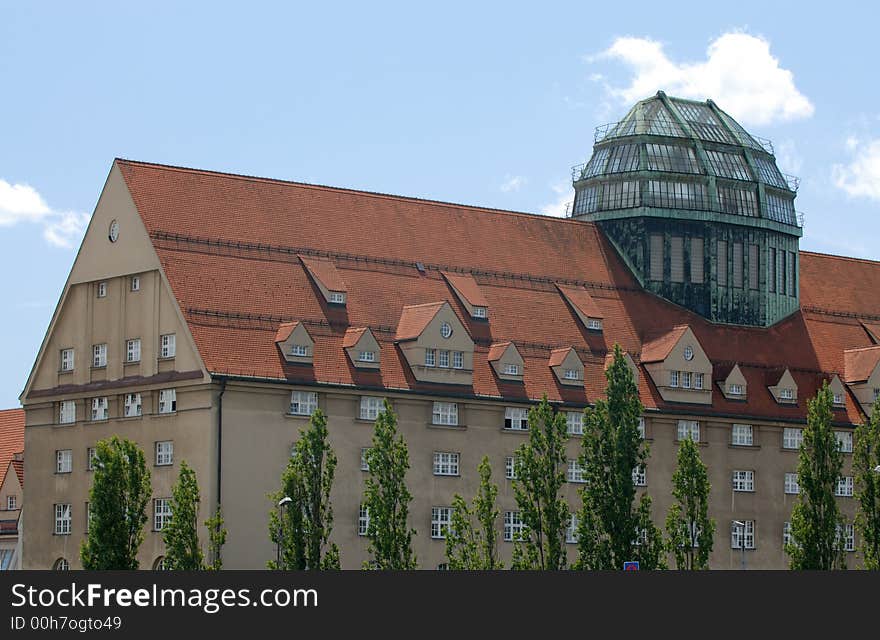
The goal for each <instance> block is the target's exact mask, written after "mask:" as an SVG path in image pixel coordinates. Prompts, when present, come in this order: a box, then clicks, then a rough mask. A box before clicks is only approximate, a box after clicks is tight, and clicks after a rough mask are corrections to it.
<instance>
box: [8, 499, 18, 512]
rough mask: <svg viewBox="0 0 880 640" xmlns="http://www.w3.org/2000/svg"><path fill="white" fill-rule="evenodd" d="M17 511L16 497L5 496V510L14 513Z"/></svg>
mask: <svg viewBox="0 0 880 640" xmlns="http://www.w3.org/2000/svg"><path fill="white" fill-rule="evenodd" d="M16 509H18V496H6V510H7V511H15V510H16Z"/></svg>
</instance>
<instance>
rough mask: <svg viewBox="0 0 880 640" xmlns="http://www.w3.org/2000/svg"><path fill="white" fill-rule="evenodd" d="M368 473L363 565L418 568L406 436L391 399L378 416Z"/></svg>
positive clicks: (385, 568)
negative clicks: (366, 554) (410, 521)
mask: <svg viewBox="0 0 880 640" xmlns="http://www.w3.org/2000/svg"><path fill="white" fill-rule="evenodd" d="M366 461H367V466H368V467H369V471H368V473H367V480H366V488H365V490H364V506H365V507H366V508H367V513H368V514H369V525H368V526H367V537H368V538H369V540H370V544H369V549H368V551H369V553H370V555H371V556H372V561H371V562H366V563H365V564H364V568H365V569H366V568H373V569H379V570H406V569H415V568H416V558H415V555H413V550H412V537H413V535H414V534H415V529H410V528H409V524H408V522H407V520H408V519H409V503H410V502H412V494H410V492H409V489H407V486H406V472H407V471H408V470H409V452H408V451H407V448H406V442H404V439H403V436H400V435H398V433H397V416H396V415H395V414H394V411H392V409H391V405H390V404H389V403H388V400H385V407H384V409H383V410H382V411H381V412H380V413H379V416H378V418H377V419H376V426H375V431H374V432H373V446H372V447H370V448H369V449H368V450H367V453H366Z"/></svg>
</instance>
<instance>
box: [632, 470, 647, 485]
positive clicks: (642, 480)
mask: <svg viewBox="0 0 880 640" xmlns="http://www.w3.org/2000/svg"><path fill="white" fill-rule="evenodd" d="M632 479H633V484H634V485H635V486H637V487H647V486H648V473H647V470H646V469H645V465H639V466H638V467H635V468H634V469H633V471H632Z"/></svg>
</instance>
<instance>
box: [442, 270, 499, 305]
mask: <svg viewBox="0 0 880 640" xmlns="http://www.w3.org/2000/svg"><path fill="white" fill-rule="evenodd" d="M440 273H442V274H443V277H444V278H446V281H447V282H448V283H449V284H451V285H452V288H453V289H455V290H456V291H457V292H458V294H459V295H460V296H461V297H463V298H464V299H465V300H466V301H467V303H468V304H469V305H471V306H472V307H488V306H489V303H488V302H487V301H486V297H485V296H484V295H483V292H482V291H481V290H480V285H478V284H477V281H476V280H474V277H473V276H472V275H471V274H469V273H449V272H447V271H441V272H440Z"/></svg>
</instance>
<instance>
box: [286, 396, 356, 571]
mask: <svg viewBox="0 0 880 640" xmlns="http://www.w3.org/2000/svg"><path fill="white" fill-rule="evenodd" d="M328 435H329V433H328V431H327V418H326V416H325V415H324V412H323V411H321V410H320V409H316V410H315V412H314V413H313V414H312V415H311V418H310V419H309V426H308V428H307V429H306V430H305V431H304V432H303V433H302V434H301V435H300V438H299V440H297V442H296V444H295V445H294V448H293V451H292V452H291V456H290V460H289V461H288V463H287V467H286V468H285V469H284V472H283V473H282V475H281V490H280V491H279V492H278V493H276V494H273V496H272V498H273V501H274V503H275V507H273V509H272V512H271V513H270V516H269V532H270V537H271V538H272V541H273V542H274V543H275V544H276V545H278V544H279V543H280V545H281V562H280V565H279V563H278V560H277V559H276V560H275V561H272V562H269V568H270V569H287V570H299V571H302V570H310V569H311V570H318V569H338V568H339V549H338V548H337V546H336V544H335V543H330V534H331V533H332V531H333V506H332V504H331V502H330V491H331V489H332V487H333V478H334V475H335V472H336V454H334V453H333V449H332V448H331V447H330V443H329V442H328ZM286 498H290V500H289V501H286ZM282 500H284V501H285V502H286V504H284V503H281V505H280V506H279V503H280V502H281V501H282Z"/></svg>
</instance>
